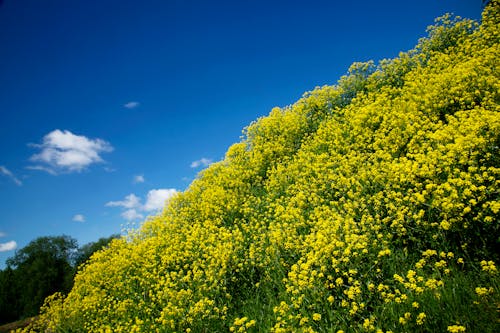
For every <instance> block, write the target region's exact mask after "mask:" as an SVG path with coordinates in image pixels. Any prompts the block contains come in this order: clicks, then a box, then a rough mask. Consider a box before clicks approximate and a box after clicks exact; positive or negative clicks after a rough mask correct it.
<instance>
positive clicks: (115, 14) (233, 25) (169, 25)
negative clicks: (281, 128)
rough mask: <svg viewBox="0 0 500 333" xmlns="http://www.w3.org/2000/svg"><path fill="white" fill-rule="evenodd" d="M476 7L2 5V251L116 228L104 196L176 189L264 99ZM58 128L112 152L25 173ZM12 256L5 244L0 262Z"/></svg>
mask: <svg viewBox="0 0 500 333" xmlns="http://www.w3.org/2000/svg"><path fill="white" fill-rule="evenodd" d="M481 10H482V5H481V1H480V0H439V1H436V0H422V1H401V0H399V1H389V0H381V1H365V0H364V1H332V0H329V1H314V0H310V1H270V0H267V1H259V0H255V1H234V0H233V1H168V0H145V1H129V0H90V1H89V0H87V1H83V0H71V1H68V0H47V1H43V0H4V1H3V4H1V5H0V166H1V167H3V168H4V169H3V170H4V171H3V172H0V212H1V213H0V249H2V245H1V244H4V245H5V244H9V242H12V241H15V242H16V243H17V248H18V249H19V248H22V247H23V246H25V245H27V244H28V243H29V242H30V241H31V240H33V239H35V238H36V237H39V236H46V235H61V234H67V235H70V236H72V237H75V238H76V239H77V240H78V241H79V243H80V244H81V245H83V244H85V243H87V242H90V241H95V240H97V239H98V238H99V237H104V236H109V235H111V234H113V233H120V231H121V226H122V224H124V223H127V222H126V220H125V219H124V218H123V217H122V216H121V214H122V213H123V211H124V208H121V207H117V206H110V205H108V206H107V205H106V204H107V203H109V202H111V201H120V200H124V198H125V197H126V196H127V195H129V194H134V195H136V196H137V197H138V198H141V200H142V203H143V204H144V203H145V201H146V195H147V193H148V192H149V191H150V190H153V189H172V188H174V189H177V190H179V191H182V190H184V189H185V188H186V187H187V186H188V185H189V183H190V181H191V180H192V179H194V177H195V176H196V174H197V172H199V171H200V170H201V169H202V168H203V164H201V165H199V166H198V167H196V168H194V167H191V164H192V162H194V161H197V160H200V159H201V158H206V159H210V160H213V161H217V160H220V159H222V158H223V156H224V153H225V151H226V150H227V148H228V147H229V146H230V145H231V144H233V143H235V142H237V141H239V138H240V135H241V133H242V129H243V128H244V127H245V126H247V125H248V124H250V122H252V121H253V120H255V119H257V118H258V117H261V116H264V115H266V114H268V113H269V111H270V110H271V108H272V107H274V106H286V105H289V104H291V103H293V102H294V101H296V100H297V99H299V98H300V97H301V96H302V94H303V93H304V92H306V91H309V90H312V89H314V88H315V87H316V86H322V85H325V84H334V83H336V81H337V80H338V79H339V77H340V76H341V75H343V74H345V73H346V71H347V68H348V67H349V65H350V64H351V63H352V62H354V61H367V60H370V59H373V60H375V61H378V60H380V59H383V58H393V57H395V56H397V54H398V52H399V51H405V50H408V49H410V48H412V47H413V46H414V45H415V44H416V43H417V41H418V39H419V38H421V37H424V36H425V34H426V33H425V29H426V27H427V26H428V25H430V24H432V23H433V20H434V18H436V17H438V16H441V15H443V14H444V13H447V12H453V13H455V14H456V15H460V16H462V17H468V18H472V19H476V20H479V19H480V14H481ZM129 102H137V103H139V104H138V106H136V107H133V108H127V107H125V104H126V103H129ZM56 129H59V130H61V131H65V130H67V131H70V132H72V133H73V134H75V135H79V136H85V137H86V138H88V139H89V140H95V139H102V140H105V141H107V142H108V143H109V144H110V145H111V146H112V147H113V148H114V150H113V151H111V152H101V153H100V157H101V159H102V161H101V162H99V163H92V164H90V165H88V167H86V168H84V169H82V170H79V171H74V172H69V171H65V172H58V173H57V174H56V175H52V174H49V173H47V172H45V171H41V170H33V169H30V167H33V166H35V165H37V163H35V162H34V161H32V160H30V158H31V157H32V156H33V155H34V154H36V153H39V152H40V146H36V145H40V144H41V143H42V140H43V138H44V136H45V135H47V134H48V133H50V132H52V131H54V130H56ZM33 144H35V145H33ZM7 171H8V172H10V174H8V172H7ZM137 175H143V177H144V182H139V183H137V182H136V183H134V177H135V176H137ZM16 179H17V183H16ZM147 213H148V212H142V214H143V215H147ZM78 214H81V215H83V216H84V222H77V221H73V218H74V216H75V215H78ZM10 244H12V243H10ZM14 253H15V250H10V251H2V252H0V268H1V267H4V266H3V265H4V262H5V259H6V258H8V257H11V256H13V255H14Z"/></svg>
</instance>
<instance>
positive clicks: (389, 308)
mask: <svg viewBox="0 0 500 333" xmlns="http://www.w3.org/2000/svg"><path fill="white" fill-rule="evenodd" d="M497 5H498V4H497V3H496V1H491V2H490V5H489V6H488V7H487V8H486V10H485V12H484V14H483V21H482V24H481V25H480V26H479V25H478V24H476V23H475V22H472V21H470V20H465V19H458V18H451V17H450V16H445V17H443V18H441V19H440V20H439V21H438V22H437V24H436V25H435V26H433V27H431V28H430V29H429V37H428V38H426V39H423V40H421V41H419V44H418V45H417V47H416V48H415V49H413V50H411V51H408V52H406V53H401V54H400V56H399V57H398V58H396V59H393V60H385V61H382V62H381V63H380V64H379V65H377V66H375V65H374V64H373V63H372V62H370V63H366V64H363V63H361V64H360V63H356V64H354V65H353V66H352V67H351V69H350V70H349V74H348V75H346V76H345V77H343V78H341V79H340V81H339V84H338V85H335V86H325V87H321V88H317V89H315V90H313V91H312V92H309V93H307V94H305V95H304V96H303V98H302V99H300V100H299V101H298V102H297V103H295V104H294V105H291V106H289V107H286V108H275V109H273V110H272V111H271V113H270V115H269V116H267V117H263V118H261V119H258V120H257V121H255V122H254V123H252V124H251V125H250V126H249V127H248V128H246V130H245V138H244V139H243V140H242V142H240V143H236V144H235V145H233V146H232V147H231V148H230V149H229V150H228V152H227V154H226V157H225V159H224V160H222V161H221V162H219V163H216V164H213V165H212V166H210V167H209V168H208V169H206V170H205V171H203V172H202V173H200V175H199V177H198V178H197V179H196V180H195V181H194V182H193V183H192V184H191V185H190V187H189V188H188V190H186V191H185V192H184V193H182V194H180V195H179V196H177V197H176V198H174V199H173V200H172V201H171V202H170V203H169V205H168V206H167V207H166V208H165V211H164V212H163V213H162V214H161V215H159V216H156V217H152V218H150V219H149V220H147V221H146V222H145V223H144V225H143V226H142V227H141V228H140V229H139V230H137V231H136V232H133V233H131V234H129V235H127V237H124V238H123V239H120V240H115V241H114V242H113V243H112V244H111V246H110V247H109V249H107V250H105V251H102V252H99V253H97V254H95V255H94V256H93V257H92V258H91V260H90V262H89V263H88V264H87V265H86V266H85V267H83V268H82V270H81V271H80V272H79V274H78V275H77V277H76V280H75V286H74V288H73V290H72V291H71V292H70V293H69V295H68V296H67V297H66V298H63V297H62V296H60V295H55V296H53V297H51V298H49V299H48V300H47V304H46V306H45V307H44V308H43V309H42V313H41V316H40V319H39V320H38V321H37V322H36V323H35V324H34V325H33V326H32V327H30V328H27V329H26V331H30V330H33V331H37V330H44V329H47V328H48V329H50V330H51V331H58V332H141V331H143V332H228V331H230V332H266V331H268V332H269V331H270V332H276V333H278V332H446V331H448V332H471V331H477V332H498V331H500V323H499V321H498V311H497V306H498V304H500V295H499V290H498V287H499V274H498V271H497V268H496V267H497V264H498V262H499V260H500V257H499V253H500V251H499V238H498V237H499V236H498V235H499V234H500V233H499V232H500V230H499V222H498V221H499V220H498V219H499V212H500V201H499V190H498V189H499V188H500V186H499V185H500V177H499V176H500V157H499V156H500V155H499V145H500V116H499V111H500V107H499V101H500V93H499V92H500V83H499V61H498V54H500V46H499V45H500V44H499V35H498V34H499V13H498V8H499V7H500V6H497Z"/></svg>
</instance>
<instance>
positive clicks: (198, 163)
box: [191, 157, 213, 169]
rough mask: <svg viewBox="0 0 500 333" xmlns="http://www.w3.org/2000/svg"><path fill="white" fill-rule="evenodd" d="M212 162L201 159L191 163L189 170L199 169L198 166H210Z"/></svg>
mask: <svg viewBox="0 0 500 333" xmlns="http://www.w3.org/2000/svg"><path fill="white" fill-rule="evenodd" d="M212 162H213V161H212V159H210V158H206V157H202V158H200V159H199V160H196V161H193V162H191V168H193V169H194V168H199V167H200V166H203V167H207V166H209V165H210V164H212Z"/></svg>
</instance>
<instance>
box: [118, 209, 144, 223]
mask: <svg viewBox="0 0 500 333" xmlns="http://www.w3.org/2000/svg"><path fill="white" fill-rule="evenodd" d="M121 216H122V217H123V218H124V219H125V220H128V221H132V220H141V219H143V218H144V215H142V214H140V213H138V212H137V210H135V209H127V210H126V211H124V212H123V213H121Z"/></svg>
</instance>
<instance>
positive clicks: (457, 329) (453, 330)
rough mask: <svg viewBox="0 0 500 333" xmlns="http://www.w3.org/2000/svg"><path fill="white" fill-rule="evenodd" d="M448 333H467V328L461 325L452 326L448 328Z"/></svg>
mask: <svg viewBox="0 0 500 333" xmlns="http://www.w3.org/2000/svg"><path fill="white" fill-rule="evenodd" d="M448 332H450V333H461V332H465V327H464V326H461V325H451V326H448Z"/></svg>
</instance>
